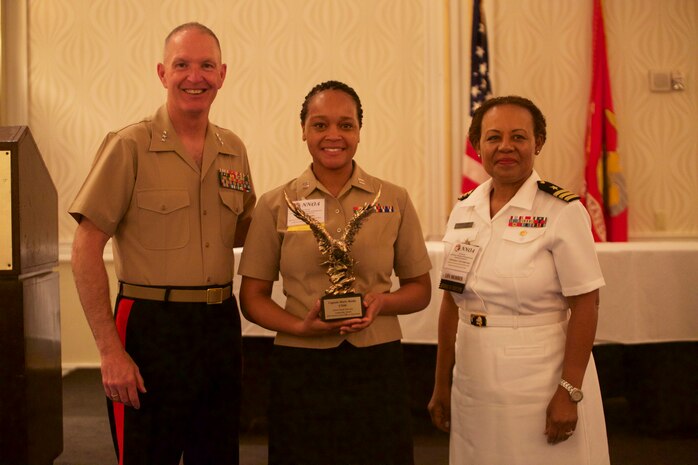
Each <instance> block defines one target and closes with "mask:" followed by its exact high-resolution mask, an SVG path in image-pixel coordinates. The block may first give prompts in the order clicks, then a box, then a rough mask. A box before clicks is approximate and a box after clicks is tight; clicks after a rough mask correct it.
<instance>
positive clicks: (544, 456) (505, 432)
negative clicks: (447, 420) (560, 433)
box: [450, 320, 610, 465]
mask: <svg viewBox="0 0 698 465" xmlns="http://www.w3.org/2000/svg"><path fill="white" fill-rule="evenodd" d="M566 331H567V321H563V322H560V323H554V324H550V325H545V326H533V327H519V328H506V327H484V328H481V327H477V326H472V325H470V324H469V323H467V322H464V321H462V320H461V321H459V323H458V335H457V340H456V364H455V368H454V370H453V387H452V390H451V440H450V464H451V465H497V464H501V465H531V464H536V465H546V464H550V465H560V464H565V465H608V464H609V463H610V459H609V455H608V442H607V439H606V424H605V421H604V415H603V405H602V402H601V390H600V388H599V380H598V376H597V374H596V366H595V364H594V359H593V357H591V358H590V359H589V365H588V366H587V370H586V374H585V375H584V383H583V385H582V391H584V399H583V400H582V401H581V402H580V403H579V404H578V414H579V420H578V422H577V428H576V430H575V433H574V435H572V437H571V438H570V439H568V440H567V441H563V442H561V443H558V444H556V445H551V444H548V442H547V439H546V436H545V434H544V431H545V410H546V408H547V406H548V403H549V402H550V399H551V398H552V396H553V393H554V392H555V390H556V389H557V386H558V382H559V381H560V374H561V372H562V360H563V356H564V350H565V338H566Z"/></svg>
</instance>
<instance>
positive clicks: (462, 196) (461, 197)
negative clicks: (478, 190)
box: [458, 189, 475, 201]
mask: <svg viewBox="0 0 698 465" xmlns="http://www.w3.org/2000/svg"><path fill="white" fill-rule="evenodd" d="M474 190H475V189H473V190H469V191H468V192H466V193H465V194H461V195H460V196H459V197H458V200H459V201H460V200H465V199H467V198H468V197H470V194H472V193H473V191H474Z"/></svg>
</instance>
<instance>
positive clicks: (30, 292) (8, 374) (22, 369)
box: [0, 126, 63, 465]
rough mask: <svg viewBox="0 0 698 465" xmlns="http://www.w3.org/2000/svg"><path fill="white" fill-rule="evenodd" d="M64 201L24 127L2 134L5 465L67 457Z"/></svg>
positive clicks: (0, 353)
mask: <svg viewBox="0 0 698 465" xmlns="http://www.w3.org/2000/svg"><path fill="white" fill-rule="evenodd" d="M57 266H58V195H57V193H56V189H55V187H54V185H53V182H52V181H51V177H50V176H49V173H48V170H47V169H46V165H45V164H44V162H43V160H42V158H41V154H40V153H39V150H38V148H37V146H36V143H35V142H34V139H33V138H32V135H31V132H30V131H29V128H28V127H26V126H6V127H0V465H47V464H52V463H53V460H54V459H55V458H56V457H58V455H60V454H61V452H62V451H63V400H62V398H63V392H62V378H61V331H60V313H59V310H60V304H59V286H58V284H59V283H58V272H57V271H55V270H56V267H57Z"/></svg>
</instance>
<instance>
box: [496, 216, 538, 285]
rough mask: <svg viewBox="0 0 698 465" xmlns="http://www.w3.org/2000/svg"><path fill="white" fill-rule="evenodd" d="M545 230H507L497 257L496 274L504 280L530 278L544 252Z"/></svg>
mask: <svg viewBox="0 0 698 465" xmlns="http://www.w3.org/2000/svg"><path fill="white" fill-rule="evenodd" d="M544 235H545V228H506V229H505V230H504V234H503V235H502V241H501V244H500V246H499V253H498V255H497V265H496V266H495V272H496V273H497V275H498V276H502V277H504V278H523V277H527V276H530V275H531V274H532V273H533V270H534V269H535V267H536V257H537V256H538V254H539V253H541V252H542V248H543V236H544Z"/></svg>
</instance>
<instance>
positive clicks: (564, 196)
mask: <svg viewBox="0 0 698 465" xmlns="http://www.w3.org/2000/svg"><path fill="white" fill-rule="evenodd" d="M538 189H540V190H542V191H543V192H546V193H548V194H550V195H552V196H553V197H557V198H558V199H560V200H564V201H565V202H573V201H575V200H579V196H578V195H576V194H573V193H572V192H570V191H568V190H566V189H563V188H562V187H560V186H556V185H555V184H553V183H552V182H548V181H538Z"/></svg>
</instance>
